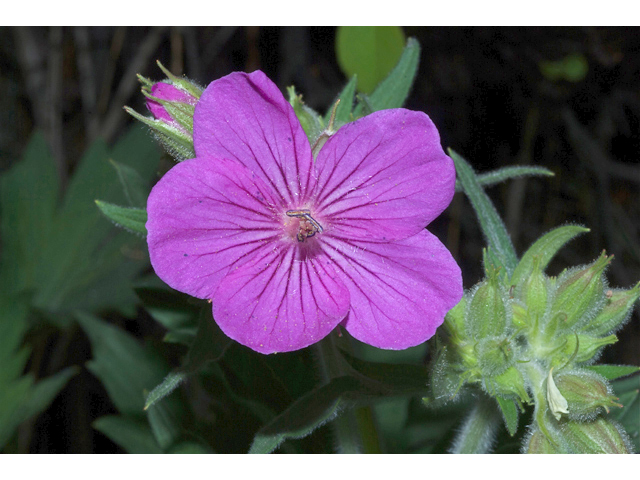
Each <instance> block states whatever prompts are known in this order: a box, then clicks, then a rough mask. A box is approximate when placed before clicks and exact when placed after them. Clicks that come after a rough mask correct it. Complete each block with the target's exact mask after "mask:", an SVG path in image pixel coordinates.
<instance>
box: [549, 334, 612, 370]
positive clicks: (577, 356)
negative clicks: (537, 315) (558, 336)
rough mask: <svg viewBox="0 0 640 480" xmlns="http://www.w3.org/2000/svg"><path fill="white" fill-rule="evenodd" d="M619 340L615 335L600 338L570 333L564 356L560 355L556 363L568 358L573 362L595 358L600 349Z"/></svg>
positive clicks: (558, 363)
mask: <svg viewBox="0 0 640 480" xmlns="http://www.w3.org/2000/svg"><path fill="white" fill-rule="evenodd" d="M617 341H618V337H616V336H615V335H609V336H608V337H604V338H600V337H594V336H591V335H584V334H574V333H570V334H568V335H567V336H566V344H565V346H564V348H563V349H562V353H563V354H564V357H562V356H558V357H557V360H556V362H555V365H557V366H559V365H561V364H562V363H564V362H565V361H567V359H570V360H571V362H572V363H584V362H588V361H589V360H591V359H592V358H594V357H595V356H596V355H597V354H598V353H599V352H600V350H601V349H602V348H603V347H605V346H607V345H613V344H614V343H616V342H617Z"/></svg>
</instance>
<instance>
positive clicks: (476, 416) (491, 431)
mask: <svg viewBox="0 0 640 480" xmlns="http://www.w3.org/2000/svg"><path fill="white" fill-rule="evenodd" d="M501 421H502V419H501V417H500V412H499V411H498V406H497V405H496V402H495V400H493V399H492V398H490V397H488V396H486V395H482V396H481V397H480V398H479V399H478V402H477V404H476V406H475V408H474V409H473V410H472V412H471V414H470V415H469V416H468V417H467V418H466V420H465V421H464V424H463V425H462V429H461V430H460V432H458V435H457V436H456V439H455V440H454V442H453V447H452V448H451V450H450V452H451V453H489V452H490V451H491V448H492V446H493V441H494V439H495V436H496V433H497V432H498V428H499V427H500V423H501Z"/></svg>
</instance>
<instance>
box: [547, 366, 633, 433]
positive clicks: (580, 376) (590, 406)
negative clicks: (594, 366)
mask: <svg viewBox="0 0 640 480" xmlns="http://www.w3.org/2000/svg"><path fill="white" fill-rule="evenodd" d="M555 384H556V387H557V389H558V391H559V392H560V394H561V395H562V396H563V397H564V398H565V399H566V402H567V405H568V412H565V413H568V415H569V418H570V419H572V420H578V421H585V420H587V419H591V418H594V417H595V416H596V415H597V414H598V413H599V412H600V410H601V409H603V408H604V409H605V410H606V411H607V413H608V412H609V407H614V406H615V407H622V405H620V404H618V403H616V402H615V400H617V398H616V397H614V396H613V395H612V391H611V387H610V386H609V384H608V382H607V381H606V380H605V378H604V377H602V376H600V375H598V374H597V373H595V372H592V371H589V370H575V371H571V372H566V373H565V372H562V373H560V374H558V375H556V378H555Z"/></svg>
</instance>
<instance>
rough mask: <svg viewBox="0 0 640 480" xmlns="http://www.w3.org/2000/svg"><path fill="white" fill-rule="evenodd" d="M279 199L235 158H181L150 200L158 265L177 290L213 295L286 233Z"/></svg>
mask: <svg viewBox="0 0 640 480" xmlns="http://www.w3.org/2000/svg"><path fill="white" fill-rule="evenodd" d="M279 201H280V199H279V198H277V197H276V195H275V194H274V193H273V191H272V189H271V188H270V187H269V186H267V185H265V184H264V182H263V181H262V180H260V178H257V177H256V176H255V175H252V174H251V172H249V171H248V170H247V169H246V168H245V167H243V166H242V165H240V164H238V163H237V162H235V161H233V160H222V159H209V158H198V159H191V160H185V161H184V162H181V163H179V164H177V165H176V166H174V167H173V168H172V169H171V170H170V171H169V172H168V173H167V174H165V176H164V177H163V178H162V179H161V180H160V181H159V182H158V183H157V184H156V186H155V187H154V188H153V190H152V191H151V194H150V195H149V200H148V202H147V213H148V217H149V218H148V221H147V231H148V235H147V243H148V244H149V254H150V258H151V264H152V265H153V268H154V270H155V271H156V273H157V274H158V276H159V277H160V278H161V279H162V280H163V281H164V282H166V283H167V284H168V285H170V286H171V287H173V288H175V289H177V290H180V291H182V292H185V293H188V294H190V295H193V296H194V297H198V298H211V297H212V295H213V292H214V291H215V290H216V288H217V287H218V284H219V283H220V280H221V279H222V278H223V277H224V276H225V275H226V274H227V273H228V271H229V269H230V268H231V267H232V266H233V265H234V264H235V263H236V262H239V261H246V259H244V260H242V258H243V257H244V256H246V255H249V254H251V253H252V252H256V251H258V250H259V249H261V248H263V247H264V245H270V244H271V243H273V242H275V241H276V240H277V239H279V238H280V235H281V233H282V227H281V223H282V221H281V218H280V217H281V215H282V213H281V212H282V209H283V207H277V205H278V202H279ZM279 215H280V216H279ZM269 248H272V247H269Z"/></svg>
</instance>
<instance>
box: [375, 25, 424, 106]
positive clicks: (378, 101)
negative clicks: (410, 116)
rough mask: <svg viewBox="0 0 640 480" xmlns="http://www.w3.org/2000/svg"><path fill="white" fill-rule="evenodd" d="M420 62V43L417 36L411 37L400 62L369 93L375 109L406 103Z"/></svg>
mask: <svg viewBox="0 0 640 480" xmlns="http://www.w3.org/2000/svg"><path fill="white" fill-rule="evenodd" d="M419 63H420V44H419V43H418V41H417V40H416V39H415V38H410V39H409V40H408V41H407V45H406V46H405V47H404V50H403V52H402V56H401V57H400V60H399V61H398V64H397V65H396V66H395V68H394V69H393V70H392V71H391V73H390V74H389V76H388V77H387V78H385V79H384V80H383V81H382V82H381V83H380V85H378V86H377V87H376V89H375V90H374V92H373V93H372V94H371V95H369V98H368V101H369V103H370V104H371V106H372V107H373V109H374V110H376V111H377V110H385V109H387V108H400V107H402V106H403V105H404V102H405V101H406V100H407V97H408V96H409V92H410V91H411V87H412V86H413V81H414V79H415V77H416V74H417V73H418V64H419Z"/></svg>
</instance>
